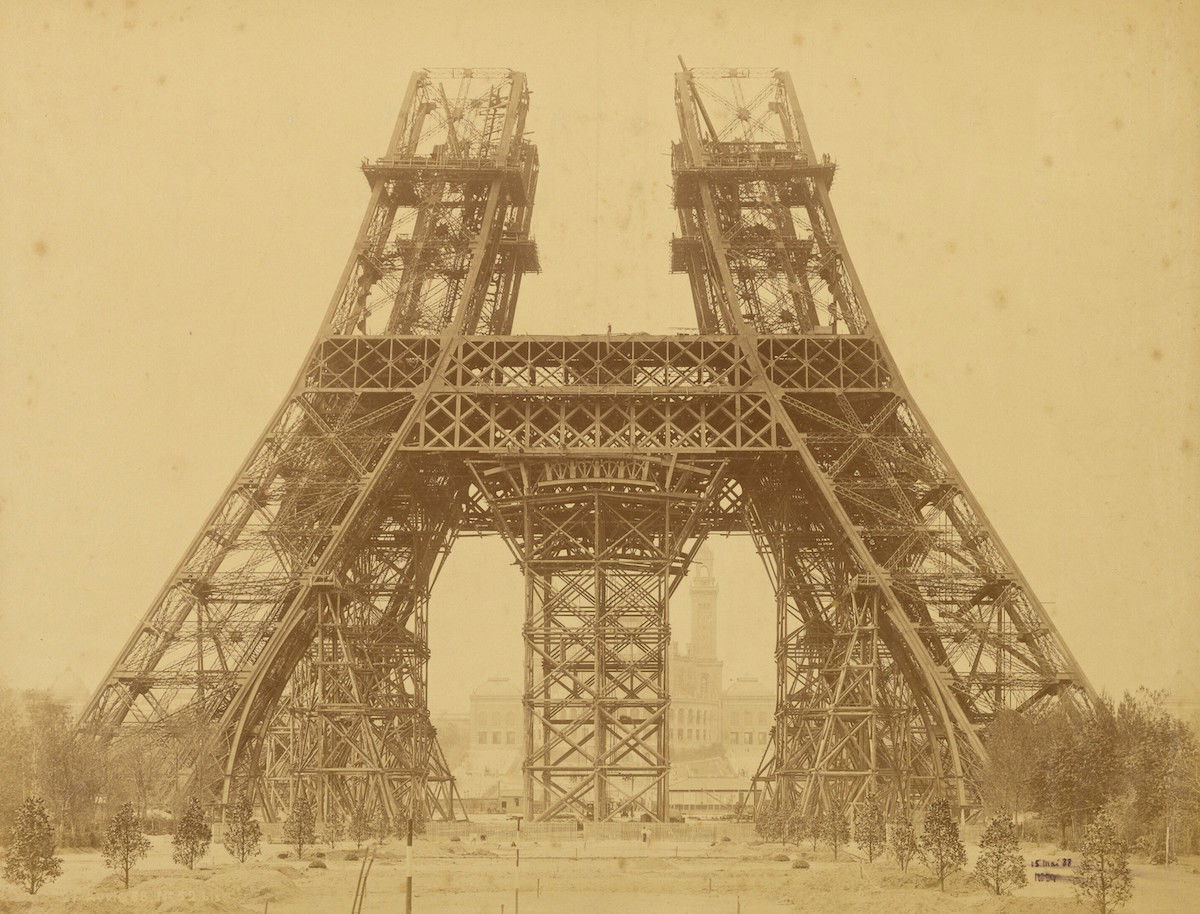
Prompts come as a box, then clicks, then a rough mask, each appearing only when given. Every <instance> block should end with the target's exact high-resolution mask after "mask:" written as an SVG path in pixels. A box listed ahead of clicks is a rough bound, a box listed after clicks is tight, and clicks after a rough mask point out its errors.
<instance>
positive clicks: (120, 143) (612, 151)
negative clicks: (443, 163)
mask: <svg viewBox="0 0 1200 914" xmlns="http://www.w3.org/2000/svg"><path fill="white" fill-rule="evenodd" d="M676 54H682V55H683V57H684V58H685V60H686V61H687V63H688V64H689V65H691V66H778V67H782V68H786V69H789V70H791V72H792V74H793V77H794V79H795V82H796V85H797V90H798V93H799V96H800V102H801V105H802V106H803V107H804V109H805V112H806V115H807V119H808V123H809V127H810V129H811V132H812V134H813V138H814V141H815V143H816V146H817V149H818V150H819V151H821V152H829V153H830V154H831V155H833V157H834V158H835V159H836V160H837V162H838V165H839V169H838V177H837V180H836V182H835V184H834V189H833V201H834V206H835V207H836V209H837V212H838V215H839V218H840V221H841V223H842V227H843V229H844V232H845V235H846V241H847V244H848V246H849V249H850V252H851V255H852V257H853V260H854V263H855V265H856V267H857V269H858V271H859V273H860V275H861V277H862V279H863V283H864V285H865V287H866V290H867V294H868V296H869V297H870V300H871V302H872V305H873V307H874V309H875V311H876V314H877V316H878V319H879V322H880V326H881V327H882V330H883V332H884V333H885V335H886V336H887V338H888V341H889V343H890V344H891V347H892V350H893V352H894V354H895V356H896V358H897V360H898V361H899V363H900V367H901V369H902V371H903V372H904V374H905V376H906V378H907V380H908V381H909V384H910V386H911V388H912V390H913V393H914V395H915V396H916V398H917V400H918V401H919V403H920V404H921V407H922V409H923V410H924V412H925V413H926V415H927V416H928V418H929V419H930V421H931V422H932V423H933V425H934V426H935V428H936V430H937V433H938V435H939V436H940V437H941V439H942V441H943V443H944V444H945V445H946V447H947V449H948V450H949V452H950V454H951V455H952V457H953V458H954V459H955V461H956V463H957V465H958V468H959V469H960V470H961V471H962V473H963V475H964V476H965V477H966V479H967V480H968V482H969V484H970V485H971V486H972V488H973V489H974V491H975V493H976V495H977V496H978V498H979V499H980V501H981V502H982V504H983V506H984V509H985V510H986V512H987V513H988V515H989V517H990V518H991V520H992V521H993V523H994V524H995V525H996V527H997V528H998V530H999V532H1000V534H1001V536H1002V538H1003V539H1004V540H1005V542H1006V543H1007V545H1008V546H1009V548H1010V550H1011V551H1012V553H1013V554H1014V555H1015V557H1016V559H1017V561H1018V563H1019V564H1020V565H1021V567H1022V569H1023V570H1024V571H1025V573H1026V575H1027V576H1028V578H1029V579H1030V581H1031V582H1032V584H1033V586H1034V588H1035V589H1036V590H1037V591H1038V593H1039V594H1040V596H1041V598H1042V599H1043V600H1044V601H1045V602H1046V604H1047V606H1048V609H1049V611H1050V612H1051V614H1052V615H1053V617H1054V618H1055V620H1056V622H1057V623H1058V625H1059V626H1060V628H1061V629H1062V631H1063V634H1064V636H1065V637H1066V639H1067V641H1068V643H1069V645H1070V646H1071V648H1072V649H1073V650H1074V652H1075V653H1076V655H1077V657H1078V658H1079V660H1080V662H1081V663H1082V664H1083V666H1084V668H1085V670H1086V671H1087V672H1088V674H1089V675H1090V676H1091V678H1092V680H1093V681H1094V682H1095V683H1096V684H1097V685H1098V686H1099V687H1102V688H1106V689H1110V690H1122V689H1125V688H1129V687H1132V686H1135V685H1137V684H1139V683H1145V684H1148V685H1151V686H1169V685H1174V684H1175V683H1176V679H1177V677H1178V675H1179V671H1180V670H1185V669H1188V668H1191V669H1193V670H1194V669H1196V668H1197V667H1200V648H1198V646H1197V645H1200V570H1198V567H1197V566H1198V556H1200V455H1198V454H1197V448H1198V446H1200V416H1198V413H1197V400H1198V398H1200V317H1198V314H1200V282H1198V280H1200V276H1198V273H1200V257H1198V256H1197V255H1198V254H1200V120H1198V118H1197V116H1196V112H1197V111H1198V110H1200V7H1197V6H1196V5H1195V4H1191V3H1154V2H1139V3H1132V2H1130V3H1102V2H1101V3H1097V2H1078V3H1066V2H1057V0H1040V2H1029V3H1021V2H1006V3H960V2H946V3H939V2H920V3H917V2H869V3H847V2H805V3H771V2H764V0H757V2H753V3H751V2H725V3H719V4H712V3H706V2H689V3H671V2H664V0H659V2H653V3H650V2H646V3H641V2H638V3H634V2H624V3H622V2H615V0H609V2H606V3H595V4H585V3H567V2H563V3H540V4H537V3H525V2H518V0H510V2H506V3H494V4H493V3H482V2H480V3H472V4H456V3H450V2H440V3H429V4H410V3H384V2H358V3H348V2H347V3H339V2H334V0H327V2H274V3H269V2H261V3H254V4H250V3H220V2H200V0H192V2H178V3H176V2H152V0H140V2H124V0H116V2H105V0H90V2H85V0H77V2H69V3H57V2H49V0H44V2H39V3H36V4H35V3H23V2H18V0H0V171H2V174H3V192H2V194H0V226H2V228H0V231H2V233H3V234H2V237H0V302H2V309H3V310H2V313H0V680H2V681H6V682H7V683H8V684H10V685H15V686H20V687H25V686H46V685H49V684H51V683H53V682H55V681H56V680H59V679H60V677H62V676H63V674H64V671H65V670H67V669H70V670H71V671H72V674H73V675H75V676H77V677H78V678H79V679H80V680H82V681H83V682H84V683H85V684H86V685H87V687H88V688H89V689H90V688H91V687H93V686H94V685H95V684H96V681H97V680H98V678H99V677H100V676H101V675H102V674H103V672H104V671H105V669H106V668H107V665H108V664H109V663H110V662H111V661H112V659H113V657H114V656H115V654H116V652H117V651H118V650H119V648H120V647H121V645H122V644H123V643H124V641H125V639H126V637H127V636H128V634H129V632H130V631H131V630H132V627H133V626H134V625H135V624H136V622H137V621H138V619H139V618H140V616H141V614H142V613H143V612H144V611H145V609H146V607H147V606H148V604H149V603H150V601H151V600H152V598H153V597H154V595H155V593H156V592H157V590H158V588H159V587H160V586H161V585H162V583H163V581H164V579H165V578H166V576H167V574H168V573H169V571H170V569H171V568H172V567H173V566H174V564H175V562H176V561H177V560H178V559H179V557H180V555H181V554H182V552H183V550H184V549H185V547H186V546H187V544H188V542H189V541H190V540H191V538H192V536H193V535H194V534H195V532H196V529H197V528H198V527H199V525H200V524H201V522H202V521H203V519H204V517H205V516H206V514H207V512H208V511H209V510H210V509H211V507H212V505H213V504H214V503H215V502H216V500H217V498H218V497H219V496H220V494H221V492H222V491H223V489H224V487H225V485H226V484H227V483H228V481H229V479H230V477H231V476H232V474H233V473H234V471H235V470H236V469H237V467H238V465H239V464H240V462H241V460H242V459H243V458H244V456H245V454H246V452H247V451H248V450H249V448H250V446H251V445H252V444H253V442H254V441H255V439H256V438H257V436H258V434H259V432H260V431H261V429H262V427H263V425H264V424H265V423H266V421H267V420H268V418H269V417H270V415H271V414H272V411H273V410H274V408H275V407H276V405H277V404H278V402H279V400H280V399H281V398H282V397H283V395H284V394H285V393H286V391H287V389H288V385H289V384H290V383H291V381H292V378H293V376H294V374H295V372H296V370H297V368H298V365H299V362H300V361H301V359H302V358H303V356H304V354H305V352H306V350H307V347H308V345H309V343H310V341H311V338H312V334H313V333H314V331H315V330H316V327H317V324H318V322H319V320H320V317H321V315H322V313H323V312H324V309H325V307H326V304H327V302H328V298H329V295H330V293H331V292H332V290H333V287H334V284H335V281H336V279H337V277H338V275H339V272H340V270H341V267H342V265H343V263H344V261H345V258H346V255H347V253H348V251H349V246H350V243H351V241H352V239H353V237H354V233H355V231H356V229H357V225H358V221H359V219H360V217H361V214H362V209H363V206H364V205H365V202H366V198H367V186H366V182H365V181H364V179H363V177H362V175H361V173H359V171H358V163H359V161H360V160H361V158H362V157H363V156H368V155H372V156H373V155H376V154H378V153H379V152H380V151H381V150H382V145H383V143H384V141H385V139H386V137H387V135H388V133H389V131H390V127H391V122H392V119H393V118H394V115H395V112H396V109H397V107H398V105H399V103H400V100H401V95H402V93H403V89H404V86H405V85H406V82H407V80H408V77H409V73H410V71H411V70H413V69H414V68H418V67H424V66H511V67H514V68H518V69H523V70H525V71H526V72H527V74H528V78H529V82H530V85H531V88H532V90H533V96H532V107H531V115H530V119H529V125H530V128H531V129H532V131H533V134H532V136H531V139H532V140H533V141H535V142H536V143H537V144H538V146H539V154H540V158H541V165H542V167H541V177H540V180H539V184H538V200H537V204H536V206H535V214H534V233H535V235H536V237H537V239H538V242H539V245H540V250H541V261H542V265H543V273H542V275H540V276H530V277H527V278H526V280H525V283H524V285H523V287H522V295H521V301H520V305H519V308H518V314H517V319H516V327H515V329H516V331H517V332H539V333H580V332H598V331H599V332H603V330H604V329H605V327H606V326H607V325H609V324H612V326H613V327H614V328H615V329H620V330H629V331H646V332H659V333H661V332H669V331H670V330H671V329H672V328H683V327H688V326H691V325H692V323H693V316H692V309H691V304H690V298H689V294H688V288H687V283H686V280H685V279H684V278H683V277H680V276H671V275H669V274H668V272H667V270H668V262H669V258H668V246H667V244H668V239H669V238H670V236H671V233H672V231H673V230H674V229H675V226H674V213H673V211H672V209H671V208H670V174H669V170H670V165H669V158H668V155H667V153H668V149H669V144H670V142H671V140H672V139H673V138H674V137H675V136H676V133H677V130H678V128H677V126H676V123H675V111H674V106H673V101H672V82H671V77H672V73H673V72H674V71H675V70H676V69H677V63H676V60H675V55H676ZM714 551H715V553H716V556H717V562H718V574H719V576H720V580H721V586H722V597H721V611H722V630H721V638H722V642H723V648H724V652H725V654H726V657H727V659H728V672H730V673H731V674H738V673H741V674H754V673H755V672H758V673H761V674H764V675H767V674H769V672H770V651H771V649H772V639H773V624H774V623H773V609H772V605H771V600H772V598H771V594H770V591H769V587H768V586H767V583H766V580H765V576H764V574H763V572H762V569H761V566H760V564H759V562H758V559H757V557H756V556H755V555H754V553H753V550H752V549H751V548H750V546H749V544H748V543H747V542H745V541H742V540H728V541H720V542H718V543H716V544H715V545H714ZM521 599H522V598H521V590H520V578H519V575H518V573H517V572H516V570H515V569H514V568H513V567H512V560H511V557H510V556H509V555H508V553H507V552H506V551H505V550H504V548H503V547H502V546H501V545H500V544H499V542H498V541H469V542H463V543H460V544H459V547H458V548H456V551H455V553H454V554H453V555H452V556H451V558H450V560H449V562H448V564H447V567H446V570H445V573H444V576H443V579H442V580H441V581H440V582H439V586H438V589H437V590H436V592H435V597H434V602H433V606H432V611H431V639H432V649H433V655H434V657H433V660H432V665H431V705H432V706H433V707H434V708H435V709H442V708H454V707H458V706H461V705H463V703H464V702H465V698H466V696H467V694H468V693H469V691H470V689H471V688H472V687H473V686H474V685H475V684H476V683H477V682H478V681H479V680H480V679H482V678H483V677H485V676H487V675H512V676H514V677H515V676H516V675H517V673H518V669H519V667H518V656H519V650H520V636H519V627H520V618H521ZM679 602H680V603H682V604H686V599H684V600H680V601H679ZM676 623H677V624H676V625H675V630H676V632H677V633H679V634H680V635H681V636H682V640H686V637H687V636H686V613H677V614H676ZM1192 676H1193V680H1192V684H1193V687H1195V688H1196V690H1197V694H1198V695H1200V681H1197V674H1195V673H1192Z"/></svg>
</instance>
